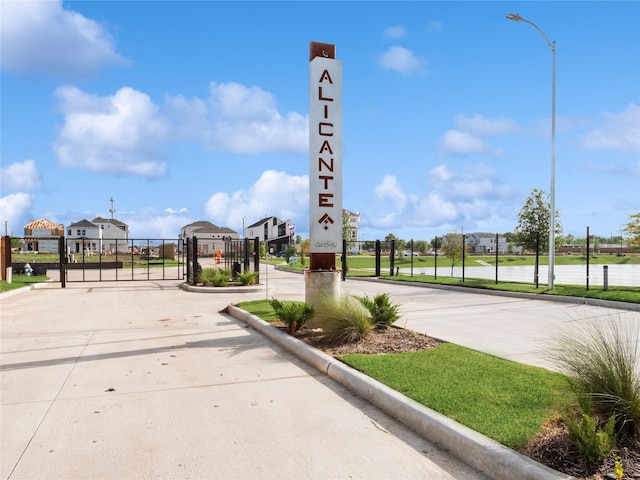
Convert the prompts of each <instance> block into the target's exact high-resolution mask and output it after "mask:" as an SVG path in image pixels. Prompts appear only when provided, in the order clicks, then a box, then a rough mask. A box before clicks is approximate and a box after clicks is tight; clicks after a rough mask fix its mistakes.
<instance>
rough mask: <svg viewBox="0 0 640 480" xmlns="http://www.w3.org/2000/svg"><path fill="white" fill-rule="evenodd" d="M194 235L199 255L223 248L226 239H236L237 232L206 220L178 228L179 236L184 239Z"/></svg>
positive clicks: (208, 254) (213, 252)
mask: <svg viewBox="0 0 640 480" xmlns="http://www.w3.org/2000/svg"><path fill="white" fill-rule="evenodd" d="M193 237H196V239H197V241H198V254H199V255H200V256H204V257H206V256H210V255H214V254H215V252H216V250H223V249H224V248H223V247H224V242H225V241H227V240H238V239H239V238H240V236H239V235H238V232H236V231H235V230H232V229H230V228H228V227H219V226H217V225H214V224H213V223H211V222H207V221H206V220H200V221H197V222H193V223H190V224H189V225H185V226H184V227H182V228H181V229H180V238H181V239H182V240H184V241H186V240H187V239H189V238H193Z"/></svg>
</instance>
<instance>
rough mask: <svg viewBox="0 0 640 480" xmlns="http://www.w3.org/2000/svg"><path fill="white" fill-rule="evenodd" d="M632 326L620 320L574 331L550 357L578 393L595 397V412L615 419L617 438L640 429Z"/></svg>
mask: <svg viewBox="0 0 640 480" xmlns="http://www.w3.org/2000/svg"><path fill="white" fill-rule="evenodd" d="M628 320H629V321H625V318H624V316H623V315H617V316H615V317H610V318H608V319H598V321H597V322H595V321H594V322H591V323H589V324H588V325H587V326H586V327H582V328H580V327H572V329H571V330H569V331H567V332H566V333H561V334H560V335H559V336H558V337H557V338H556V340H555V342H554V345H553V347H552V349H551V352H550V353H551V358H552V359H553V360H555V362H556V364H557V365H558V366H559V367H560V369H561V370H562V371H563V372H564V373H566V374H567V375H568V377H569V382H570V386H571V388H572V390H573V391H574V393H575V394H576V395H577V396H578V397H583V396H588V397H590V400H591V402H592V403H593V408H594V410H595V411H596V412H598V413H600V414H601V415H602V416H603V417H605V418H610V417H612V416H614V417H615V422H616V429H617V431H618V432H623V433H626V434H630V435H632V436H633V435H637V433H638V429H639V428H640V375H639V373H638V372H639V371H640V365H639V364H638V360H639V357H638V325H637V323H634V322H633V319H632V318H629V319H628Z"/></svg>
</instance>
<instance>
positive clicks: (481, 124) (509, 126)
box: [440, 113, 520, 156]
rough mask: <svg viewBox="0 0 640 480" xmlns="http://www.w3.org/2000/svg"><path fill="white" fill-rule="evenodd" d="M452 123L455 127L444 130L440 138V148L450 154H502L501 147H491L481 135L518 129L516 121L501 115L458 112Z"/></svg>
mask: <svg viewBox="0 0 640 480" xmlns="http://www.w3.org/2000/svg"><path fill="white" fill-rule="evenodd" d="M454 123H455V126H456V128H455V129H451V130H448V131H447V132H445V134H444V135H443V136H442V139H441V140H440V149H441V150H442V151H443V152H445V153H448V154H452V155H495V156H499V155H502V154H503V150H502V149H500V148H494V147H492V146H491V145H490V144H489V143H487V142H485V141H484V140H483V139H482V137H492V136H499V135H508V134H513V133H517V132H518V131H519V129H520V127H519V126H518V124H517V123H516V122H514V121H513V120H511V119H510V118H507V117H503V116H501V117H496V118H487V117H484V116H483V115H474V116H473V117H468V116H466V115H464V114H462V113H459V114H457V115H456V116H455V118H454Z"/></svg>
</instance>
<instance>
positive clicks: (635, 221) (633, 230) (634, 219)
mask: <svg viewBox="0 0 640 480" xmlns="http://www.w3.org/2000/svg"><path fill="white" fill-rule="evenodd" d="M622 232H623V233H624V234H626V235H627V239H628V242H629V245H630V246H631V248H632V249H633V250H640V212H638V213H632V214H631V215H629V223H627V224H626V225H625V226H623V227H622Z"/></svg>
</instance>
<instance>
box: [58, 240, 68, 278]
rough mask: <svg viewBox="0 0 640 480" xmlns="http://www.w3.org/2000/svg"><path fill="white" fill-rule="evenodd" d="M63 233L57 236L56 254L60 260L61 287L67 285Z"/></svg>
mask: <svg viewBox="0 0 640 480" xmlns="http://www.w3.org/2000/svg"><path fill="white" fill-rule="evenodd" d="M65 245H66V242H65V240H64V235H63V236H61V237H58V256H59V260H58V261H59V262H60V286H61V287H62V288H66V287H67V251H66V250H67V249H66V246H65Z"/></svg>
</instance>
